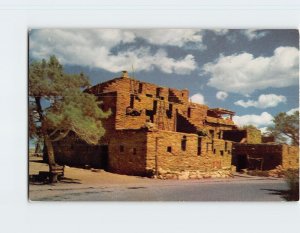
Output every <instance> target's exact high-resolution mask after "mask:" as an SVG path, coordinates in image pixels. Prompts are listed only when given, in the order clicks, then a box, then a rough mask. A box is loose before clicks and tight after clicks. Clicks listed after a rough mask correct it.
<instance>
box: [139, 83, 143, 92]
mask: <svg viewBox="0 0 300 233" xmlns="http://www.w3.org/2000/svg"><path fill="white" fill-rule="evenodd" d="M142 92H143V84H142V83H139V93H142Z"/></svg>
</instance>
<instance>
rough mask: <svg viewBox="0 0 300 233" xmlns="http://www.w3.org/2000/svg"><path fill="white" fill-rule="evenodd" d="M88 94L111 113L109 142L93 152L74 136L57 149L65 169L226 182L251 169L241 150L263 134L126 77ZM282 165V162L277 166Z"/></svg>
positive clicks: (174, 92)
mask: <svg viewBox="0 0 300 233" xmlns="http://www.w3.org/2000/svg"><path fill="white" fill-rule="evenodd" d="M86 92H88V93H91V94H94V95H96V96H97V97H98V98H99V100H100V101H101V102H102V105H101V107H102V109H103V110H104V111H106V110H109V109H110V110H111V112H112V114H111V116H110V117H109V118H108V119H106V120H104V121H103V126H104V128H105V130H106V133H105V136H104V137H103V138H101V139H100V141H99V146H90V145H87V144H85V143H84V142H82V141H80V140H78V139H77V138H76V136H75V135H71V134H70V135H69V136H68V137H66V138H65V139H64V140H62V141H60V142H57V143H56V144H55V152H56V157H57V160H58V162H60V163H64V164H69V165H75V166H91V167H99V168H104V169H107V170H108V171H111V172H116V173H120V174H129V175H146V176H152V175H158V176H160V177H166V178H180V177H181V178H201V177H226V176H229V175H230V174H231V171H232V170H235V168H236V166H237V167H238V169H241V168H244V167H245V166H246V167H248V164H247V163H246V164H245V161H244V156H248V154H249V153H248V152H245V153H244V151H245V150H246V149H245V148H246V147H241V146H240V144H242V145H254V146H255V147H256V146H257V144H260V143H261V134H260V131H258V130H250V129H249V130H240V129H238V127H237V126H236V125H235V124H234V122H233V121H232V117H233V115H234V114H235V113H234V112H232V111H229V110H226V109H222V108H214V109H210V108H209V107H208V106H206V105H202V104H196V103H192V102H190V101H189V91H188V90H178V89H173V88H168V87H160V86H157V85H155V84H151V83H147V82H141V81H139V80H136V79H133V78H131V77H129V76H128V73H127V72H126V71H124V72H123V73H122V76H121V77H119V78H115V79H112V80H110V81H107V82H104V83H100V84H97V85H95V86H93V87H91V88H89V89H88V90H86ZM260 145H261V144H260ZM262 145H263V147H264V148H266V147H268V146H266V144H262ZM278 146H279V147H280V146H282V145H278ZM271 150H272V149H271ZM251 151H252V150H251ZM235 152H236V153H235ZM252 152H253V151H252ZM260 152H261V150H260ZM233 153H235V154H233ZM276 153H277V152H276ZM254 154H255V153H254ZM279 154H280V153H279ZM282 154H283V153H281V156H282ZM252 155H253V153H252ZM253 156H254V155H253ZM277 157H278V156H277ZM277 157H276V158H277ZM279 157H280V156H279ZM297 158H298V156H297ZM247 161H250V160H249V158H247ZM279 164H282V160H281V161H278V162H276V163H274V164H273V165H274V166H277V165H279ZM262 168H264V167H262ZM268 168H269V167H268Z"/></svg>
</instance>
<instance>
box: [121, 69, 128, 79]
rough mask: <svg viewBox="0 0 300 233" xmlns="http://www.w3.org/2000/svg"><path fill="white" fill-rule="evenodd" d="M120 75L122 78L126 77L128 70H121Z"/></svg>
mask: <svg viewBox="0 0 300 233" xmlns="http://www.w3.org/2000/svg"><path fill="white" fill-rule="evenodd" d="M122 77H123V78H128V72H127V70H123V71H122Z"/></svg>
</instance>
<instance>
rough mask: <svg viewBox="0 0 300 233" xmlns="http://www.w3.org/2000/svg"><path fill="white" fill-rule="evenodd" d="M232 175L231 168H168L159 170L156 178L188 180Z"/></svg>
mask: <svg viewBox="0 0 300 233" xmlns="http://www.w3.org/2000/svg"><path fill="white" fill-rule="evenodd" d="M230 177H233V175H232V171H231V169H222V170H217V171H207V172H203V171H199V170H190V171H170V170H162V169H161V170H159V175H158V176H157V178H158V179H164V180H165V179H177V180H188V179H208V178H230Z"/></svg>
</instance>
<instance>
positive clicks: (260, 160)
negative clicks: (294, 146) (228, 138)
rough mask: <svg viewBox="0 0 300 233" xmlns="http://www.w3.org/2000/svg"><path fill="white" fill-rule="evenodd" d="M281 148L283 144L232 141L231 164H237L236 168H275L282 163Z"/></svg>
mask: <svg viewBox="0 0 300 233" xmlns="http://www.w3.org/2000/svg"><path fill="white" fill-rule="evenodd" d="M282 148H283V145H271V144H242V143H234V145H233V149H232V152H233V164H234V165H235V166H237V170H239V168H241V169H244V168H248V169H253V170H254V169H259V170H260V169H262V170H271V169H275V168H276V167H277V166H278V165H282V161H283V159H282V155H283V153H282Z"/></svg>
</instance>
